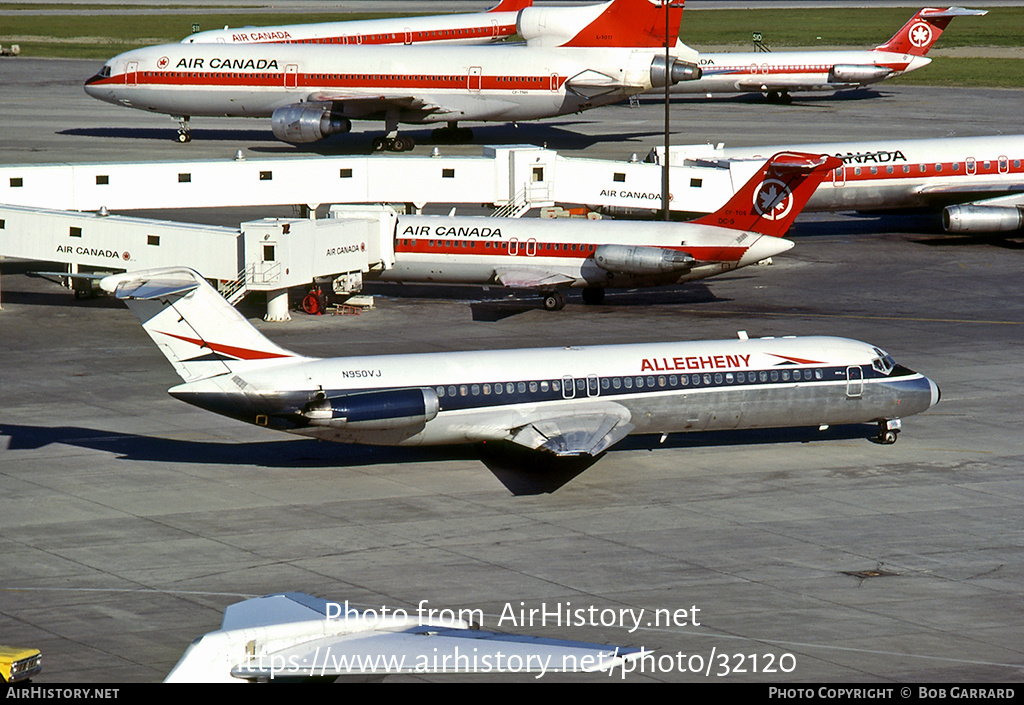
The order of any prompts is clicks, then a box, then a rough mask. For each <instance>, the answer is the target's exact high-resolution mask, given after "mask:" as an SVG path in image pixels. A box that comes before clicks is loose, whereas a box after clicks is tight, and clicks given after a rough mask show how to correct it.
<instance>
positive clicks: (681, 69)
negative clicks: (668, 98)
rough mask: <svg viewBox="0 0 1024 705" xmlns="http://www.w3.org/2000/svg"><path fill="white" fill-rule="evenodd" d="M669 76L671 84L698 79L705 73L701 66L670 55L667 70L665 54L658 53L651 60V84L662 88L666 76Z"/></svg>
mask: <svg viewBox="0 0 1024 705" xmlns="http://www.w3.org/2000/svg"><path fill="white" fill-rule="evenodd" d="M666 75H667V76H668V82H669V85H670V86H674V85H676V84H677V83H680V82H681V81H697V80H699V79H700V77H701V76H702V75H703V72H702V71H701V70H700V66H697V65H696V64H690V63H687V62H685V61H682V60H680V59H677V58H676V57H674V56H669V57H668V70H667V71H666V70H665V56H664V55H663V54H657V55H656V56H655V57H654V60H653V61H652V62H651V85H652V86H654V87H655V88H662V87H664V85H665V77H666Z"/></svg>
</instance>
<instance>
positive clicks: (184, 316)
mask: <svg viewBox="0 0 1024 705" xmlns="http://www.w3.org/2000/svg"><path fill="white" fill-rule="evenodd" d="M100 286H101V287H102V288H103V289H104V290H105V291H109V292H112V293H113V294H114V295H115V296H116V297H117V298H119V299H122V300H123V301H124V302H125V303H126V304H128V308H130V309H131V310H132V313H134V314H135V315H136V316H137V317H138V319H139V321H141V322H142V326H143V328H144V329H145V330H146V333H148V334H149V337H150V338H152V339H153V342H154V343H156V345H157V347H158V348H160V352H162V353H163V354H164V356H165V357H166V358H167V359H168V360H169V361H170V363H171V365H173V366H174V370H175V371H176V372H177V373H178V375H179V376H180V377H181V378H182V379H183V380H184V381H185V382H195V381H197V380H201V379H206V378H209V377H215V376H217V375H222V374H225V373H229V372H236V371H241V370H245V369H253V368H255V367H263V366H268V365H275V364H280V363H282V362H293V361H296V360H299V359H302V358H301V357H300V356H299V355H296V354H295V353H293V352H291V351H289V350H285V349H284V348H282V347H280V346H278V345H276V344H275V343H273V342H271V341H270V340H268V339H267V338H266V337H264V335H263V334H262V333H260V332H259V331H258V330H256V328H255V327H253V325H252V324H251V323H249V321H247V320H246V319H245V317H244V316H242V314H240V313H239V312H238V310H237V309H235V307H234V306H232V305H231V304H229V303H228V302H227V301H225V300H224V297H222V296H221V295H220V294H218V293H217V291H216V290H215V289H214V288H213V287H212V286H210V285H209V284H208V283H207V282H206V280H205V279H203V278H202V276H201V275H200V274H199V273H198V272H196V271H195V270H192V269H187V268H185V267H174V268H164V269H150V270H144V271H138V272H128V273H126V274H115V275H112V276H109V277H105V278H104V279H103V280H101V281H100Z"/></svg>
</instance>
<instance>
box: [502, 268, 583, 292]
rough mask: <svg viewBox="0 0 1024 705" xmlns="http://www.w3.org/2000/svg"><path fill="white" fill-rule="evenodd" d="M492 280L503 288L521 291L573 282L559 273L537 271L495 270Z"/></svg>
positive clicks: (570, 278)
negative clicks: (519, 289)
mask: <svg viewBox="0 0 1024 705" xmlns="http://www.w3.org/2000/svg"><path fill="white" fill-rule="evenodd" d="M494 279H495V280H496V281H497V282H498V283H499V284H502V285H503V286H511V287H520V288H523V289H539V288H542V287H554V286H562V285H568V284H572V283H573V282H574V281H575V280H574V279H573V278H572V277H570V276H568V275H566V274H562V273H561V272H541V271H537V270H517V269H496V270H495V271H494Z"/></svg>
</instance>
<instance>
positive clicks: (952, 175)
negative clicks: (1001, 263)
mask: <svg viewBox="0 0 1024 705" xmlns="http://www.w3.org/2000/svg"><path fill="white" fill-rule="evenodd" d="M779 150H786V151H797V152H813V153H816V154H832V155H835V156H836V157H838V158H840V159H842V160H843V166H842V168H838V167H837V168H836V169H834V170H833V171H832V172H830V173H829V174H827V175H826V176H825V178H824V180H823V181H822V183H821V185H820V186H819V187H818V190H817V191H815V193H814V195H813V196H811V198H810V200H809V201H808V202H807V205H806V207H805V210H808V211H843V210H857V211H873V210H898V209H924V210H929V209H935V210H938V209H940V208H943V216H942V221H943V225H944V227H945V228H946V230H948V231H950V232H958V233H967V232H1010V231H1016V230H1020V229H1022V228H1024V213H1022V210H1024V135H996V136H990V137H989V136H985V137H942V138H937V139H920V140H903V139H881V140H872V141H866V142H833V143H827V142H826V143H817V144H802V145H788V146H783V147H779V146H770V147H730V148H725V147H710V146H708V145H691V146H681V147H673V148H672V159H673V160H678V159H751V160H757V161H758V162H759V160H761V159H764V155H766V154H771V153H773V152H776V151H779ZM751 166H752V167H753V164H752V165H751Z"/></svg>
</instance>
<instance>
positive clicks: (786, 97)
mask: <svg viewBox="0 0 1024 705" xmlns="http://www.w3.org/2000/svg"><path fill="white" fill-rule="evenodd" d="M779 102H780V103H782V104H783V105H789V104H790V103H792V102H793V96H791V95H790V94H789V93H786V92H782V93H780V94H779Z"/></svg>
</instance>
